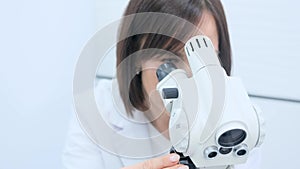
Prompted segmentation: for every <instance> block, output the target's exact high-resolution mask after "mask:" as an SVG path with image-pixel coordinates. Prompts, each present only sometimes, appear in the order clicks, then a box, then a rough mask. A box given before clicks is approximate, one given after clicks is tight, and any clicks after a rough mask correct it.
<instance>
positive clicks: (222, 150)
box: [219, 147, 232, 154]
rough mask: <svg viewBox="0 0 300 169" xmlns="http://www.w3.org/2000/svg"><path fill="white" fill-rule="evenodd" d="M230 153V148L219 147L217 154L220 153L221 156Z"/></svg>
mask: <svg viewBox="0 0 300 169" xmlns="http://www.w3.org/2000/svg"><path fill="white" fill-rule="evenodd" d="M231 151H232V148H224V147H221V148H220V149H219V152H220V153H221V154H228V153H230V152H231Z"/></svg>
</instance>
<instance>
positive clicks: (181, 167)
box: [164, 164, 189, 169]
mask: <svg viewBox="0 0 300 169" xmlns="http://www.w3.org/2000/svg"><path fill="white" fill-rule="evenodd" d="M164 169H189V166H187V165H182V164H177V165H175V166H172V167H168V168H164Z"/></svg>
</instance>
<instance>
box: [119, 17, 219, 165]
mask: <svg viewBox="0 0 300 169" xmlns="http://www.w3.org/2000/svg"><path fill="white" fill-rule="evenodd" d="M198 27H199V29H200V30H201V32H202V34H203V35H206V36H207V37H209V38H210V39H211V41H212V43H213V45H214V47H215V49H216V51H218V50H219V41H218V31H217V26H216V22H215V19H214V18H213V16H212V15H211V14H210V13H209V12H207V11H205V12H204V13H203V15H202V18H201V22H200V23H199V25H198ZM183 56H184V55H183ZM166 60H167V61H171V62H174V63H175V64H178V65H182V63H184V64H185V65H188V61H187V58H181V59H180V58H176V57H174V56H173V57H170V56H168V57H167V56H166V57H159V58H152V59H150V60H147V61H144V62H143V63H142V65H141V66H142V71H143V72H142V83H143V87H144V90H145V94H146V98H148V100H147V102H148V105H150V108H149V110H148V111H146V112H144V113H145V115H146V116H147V117H148V118H149V119H150V120H151V123H152V125H153V126H154V127H155V128H156V129H157V130H158V131H159V132H160V133H162V134H163V135H164V136H165V137H166V138H168V139H169V132H168V127H169V118H170V115H169V112H167V111H166V110H165V108H164V105H163V103H162V100H161V99H160V96H159V94H158V92H157V91H156V85H157V83H158V80H157V77H156V70H157V68H158V67H159V66H160V65H161V64H163V63H165V62H166ZM180 63H181V64H180ZM184 69H186V70H187V71H189V70H188V68H186V67H184ZM172 155H175V154H169V155H166V156H162V157H158V158H153V159H150V160H147V161H145V162H142V163H139V164H136V165H134V166H129V167H125V168H123V169H138V168H139V169H140V168H142V169H167V168H169V169H173V168H174V169H184V168H187V166H183V165H180V164H178V161H179V157H178V156H177V157H173V160H170V159H171V158H170V157H171V156H172ZM182 167H183V168H182Z"/></svg>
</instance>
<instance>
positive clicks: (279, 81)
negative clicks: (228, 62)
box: [0, 0, 300, 169]
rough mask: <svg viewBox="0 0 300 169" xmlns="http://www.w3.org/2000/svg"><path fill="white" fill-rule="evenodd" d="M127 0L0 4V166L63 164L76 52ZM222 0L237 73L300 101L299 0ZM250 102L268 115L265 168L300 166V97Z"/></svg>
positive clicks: (255, 86)
mask: <svg viewBox="0 0 300 169" xmlns="http://www.w3.org/2000/svg"><path fill="white" fill-rule="evenodd" d="M127 1H128V0H113V1H104V0H98V1H97V0H75V1H70V0H67V1H58V0H52V1H45V2H41V1H38V0H29V1H20V0H19V1H5V2H0V21H1V27H0V37H1V38H0V49H1V50H0V58H1V61H0V82H1V84H0V107H1V110H0V169H20V168H22V169H35V168H36V169H38V168H44V169H48V168H49V169H53V168H60V157H61V150H62V147H63V144H64V139H65V134H66V131H67V125H68V120H69V117H70V116H71V113H72V112H71V106H72V103H71V99H72V97H71V94H72V93H71V92H72V91H71V86H72V78H73V77H72V73H73V69H74V65H75V62H76V58H77V56H78V55H79V54H80V50H81V49H82V47H83V46H84V44H85V42H86V41H87V40H88V39H89V37H91V36H92V34H93V33H94V32H95V31H96V30H97V29H98V28H100V27H102V26H104V25H106V24H108V23H110V22H111V21H112V20H114V19H117V18H118V16H121V14H122V13H123V9H124V7H125V4H126V3H127ZM223 2H224V5H225V9H226V12H227V17H228V22H229V29H230V32H231V39H232V44H233V53H234V74H235V75H238V76H240V77H242V78H243V81H244V83H245V85H246V87H247V89H248V91H249V92H250V93H252V94H256V95H263V96H271V97H275V98H288V99H294V100H296V99H298V100H300V90H299V89H298V86H300V78H299V75H298V73H300V68H299V67H297V65H298V63H300V57H299V52H298V51H297V49H298V46H299V45H300V43H299V41H300V34H299V33H298V30H300V24H299V22H297V21H298V20H299V17H300V11H299V10H298V7H299V5H300V3H299V2H298V1H292V0H286V1H279V0H265V1H259V0H252V1H246V0H241V1H228V0H223ZM112 55H113V53H112ZM108 62H112V61H108ZM112 65H113V64H112ZM106 66H107V69H110V68H111V67H112V66H109V65H108V64H107V65H106ZM109 72H110V70H109V71H108V72H106V73H107V74H110V73H109ZM253 100H254V101H255V102H257V103H258V104H259V105H260V106H261V107H262V109H263V111H264V112H265V113H264V114H265V118H266V121H267V131H268V133H267V138H266V141H265V144H264V145H263V164H262V165H263V168H264V169H273V168H289V169H296V168H298V166H300V161H299V160H298V159H297V155H298V154H297V152H299V150H300V148H298V146H297V143H299V142H300V139H299V138H300V137H299V136H298V135H297V134H296V133H297V130H299V129H300V123H298V119H299V118H300V114H299V113H300V103H292V102H285V101H274V100H270V99H269V100H268V99H253Z"/></svg>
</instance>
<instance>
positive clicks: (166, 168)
mask: <svg viewBox="0 0 300 169" xmlns="http://www.w3.org/2000/svg"><path fill="white" fill-rule="evenodd" d="M179 158H180V157H179V155H178V154H176V153H173V154H168V155H165V156H163V157H157V158H152V159H150V160H147V161H144V162H141V163H139V164H136V165H133V166H129V167H124V168H122V169H188V166H186V165H182V164H178V162H179Z"/></svg>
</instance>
